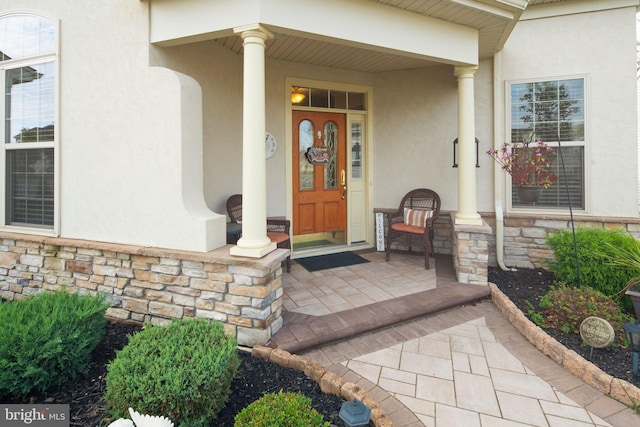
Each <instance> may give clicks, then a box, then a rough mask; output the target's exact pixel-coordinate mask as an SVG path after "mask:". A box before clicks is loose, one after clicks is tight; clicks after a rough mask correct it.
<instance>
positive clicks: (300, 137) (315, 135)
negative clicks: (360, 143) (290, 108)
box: [292, 111, 347, 236]
mask: <svg viewBox="0 0 640 427" xmlns="http://www.w3.org/2000/svg"><path fill="white" fill-rule="evenodd" d="M292 135H293V234H294V236H295V235H303V234H315V233H327V232H329V233H333V234H334V235H335V234H336V233H337V232H344V231H346V227H347V201H346V198H347V182H346V179H347V174H346V164H347V161H346V151H345V150H346V132H345V115H344V114H337V113H318V112H307V111H294V112H293V133H292Z"/></svg>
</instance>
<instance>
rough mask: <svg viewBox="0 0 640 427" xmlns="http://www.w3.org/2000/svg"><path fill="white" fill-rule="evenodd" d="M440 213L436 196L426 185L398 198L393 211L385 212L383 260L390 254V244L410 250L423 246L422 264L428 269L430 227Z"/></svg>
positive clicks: (432, 252) (431, 236)
mask: <svg viewBox="0 0 640 427" xmlns="http://www.w3.org/2000/svg"><path fill="white" fill-rule="evenodd" d="M439 214H440V196H438V194H437V193H436V192H435V191H433V190H429V189H426V188H418V189H415V190H411V191H410V192H408V193H407V194H405V196H404V197H403V198H402V201H401V202H400V207H399V208H398V211H397V212H393V213H388V214H387V236H386V239H385V244H386V260H387V261H389V259H390V257H391V244H392V243H400V244H401V245H402V246H404V247H406V248H408V249H409V252H412V250H411V249H412V247H414V246H420V247H421V248H423V249H424V266H425V268H426V269H429V257H430V256H431V255H434V254H435V252H434V249H433V237H434V231H433V226H434V224H435V221H436V219H437V218H438V215H439Z"/></svg>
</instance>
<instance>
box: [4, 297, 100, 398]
mask: <svg viewBox="0 0 640 427" xmlns="http://www.w3.org/2000/svg"><path fill="white" fill-rule="evenodd" d="M107 307H108V304H107V303H106V302H105V298H104V297H103V296H88V295H78V294H71V293H67V292H62V291H60V292H41V293H39V294H37V295H35V296H31V297H29V298H26V299H24V300H18V301H12V302H4V303H2V304H0V325H2V327H0V395H4V394H13V395H17V396H22V395H26V394H27V393H29V392H31V391H34V390H36V391H44V390H46V389H48V388H49V387H52V386H59V385H60V384H62V383H63V382H65V381H66V380H67V379H69V378H74V377H75V376H76V375H77V374H79V373H84V372H86V371H87V370H88V368H89V367H90V365H91V352H92V351H93V349H94V348H95V347H96V345H98V343H99V342H100V340H101V339H102V337H103V335H104V331H105V326H106V322H107V320H106V318H105V316H104V314H105V311H106V309H107Z"/></svg>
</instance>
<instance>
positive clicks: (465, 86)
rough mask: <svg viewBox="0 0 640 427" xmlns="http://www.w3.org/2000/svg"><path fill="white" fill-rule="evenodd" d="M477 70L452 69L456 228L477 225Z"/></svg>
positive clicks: (479, 221)
mask: <svg viewBox="0 0 640 427" xmlns="http://www.w3.org/2000/svg"><path fill="white" fill-rule="evenodd" d="M476 71H478V67H475V66H473V67H455V68H454V75H455V76H456V77H457V78H458V157H459V160H458V212H457V213H456V217H455V223H456V224H468V225H481V224H482V218H481V217H480V214H478V207H477V194H476V159H475V156H476V149H475V138H476V136H475V134H476V124H475V108H474V88H473V76H474V75H475V73H476Z"/></svg>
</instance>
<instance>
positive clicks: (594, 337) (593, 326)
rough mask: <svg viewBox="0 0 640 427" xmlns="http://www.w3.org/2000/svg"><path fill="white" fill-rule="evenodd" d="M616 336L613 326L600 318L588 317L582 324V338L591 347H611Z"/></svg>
mask: <svg viewBox="0 0 640 427" xmlns="http://www.w3.org/2000/svg"><path fill="white" fill-rule="evenodd" d="M615 336H616V334H615V332H614V330H613V326H611V324H610V323H609V322H607V321H606V320H604V319H602V318H600V317H595V316H591V317H587V318H586V319H584V320H583V321H582V323H581V324H580V337H582V340H583V341H584V342H586V343H587V344H588V345H590V346H591V347H595V348H604V347H609V346H610V345H611V343H612V342H613V340H614V338H615Z"/></svg>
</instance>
